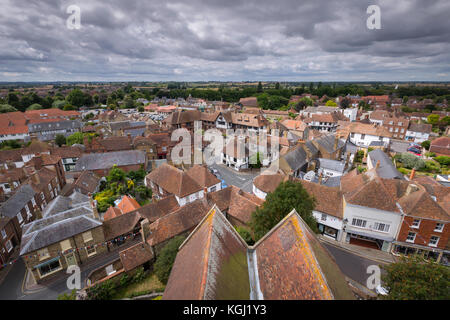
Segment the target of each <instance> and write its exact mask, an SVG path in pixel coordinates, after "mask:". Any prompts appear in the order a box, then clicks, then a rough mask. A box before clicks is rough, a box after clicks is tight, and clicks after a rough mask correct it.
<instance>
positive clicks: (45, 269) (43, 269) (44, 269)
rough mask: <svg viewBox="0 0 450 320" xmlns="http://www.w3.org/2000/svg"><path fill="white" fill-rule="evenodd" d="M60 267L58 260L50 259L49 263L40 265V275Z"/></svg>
mask: <svg viewBox="0 0 450 320" xmlns="http://www.w3.org/2000/svg"><path fill="white" fill-rule="evenodd" d="M60 269H61V264H60V263H59V260H56V261H52V262H50V263H49V264H46V265H45V266H42V267H40V268H39V273H40V275H41V277H43V276H45V275H47V274H49V273H52V272H54V271H57V270H60Z"/></svg>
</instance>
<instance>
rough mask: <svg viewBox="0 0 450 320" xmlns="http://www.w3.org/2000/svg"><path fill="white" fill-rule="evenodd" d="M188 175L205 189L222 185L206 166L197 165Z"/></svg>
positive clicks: (188, 171)
mask: <svg viewBox="0 0 450 320" xmlns="http://www.w3.org/2000/svg"><path fill="white" fill-rule="evenodd" d="M186 173H187V175H188V176H190V177H191V178H192V179H193V180H195V181H196V182H197V183H198V184H199V185H200V186H201V187H203V188H209V187H212V186H214V185H216V184H218V183H220V180H219V179H217V177H216V176H215V175H213V174H212V173H211V172H210V171H209V170H208V168H207V167H206V166H201V165H198V164H196V165H194V166H193V167H192V168H190V169H189V170H187V171H186Z"/></svg>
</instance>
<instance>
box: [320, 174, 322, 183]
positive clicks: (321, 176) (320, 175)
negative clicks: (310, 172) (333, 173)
mask: <svg viewBox="0 0 450 320" xmlns="http://www.w3.org/2000/svg"><path fill="white" fill-rule="evenodd" d="M319 184H322V172H320V174H319Z"/></svg>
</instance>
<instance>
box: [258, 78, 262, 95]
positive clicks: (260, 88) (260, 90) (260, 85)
mask: <svg viewBox="0 0 450 320" xmlns="http://www.w3.org/2000/svg"><path fill="white" fill-rule="evenodd" d="M257 92H258V93H260V92H263V87H262V83H261V81H260V82H258V89H257Z"/></svg>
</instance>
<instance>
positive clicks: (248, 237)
mask: <svg viewBox="0 0 450 320" xmlns="http://www.w3.org/2000/svg"><path fill="white" fill-rule="evenodd" d="M235 229H236V231H237V232H238V233H239V235H240V236H241V237H242V239H244V240H245V242H247V244H248V245H249V246H252V245H254V244H255V241H254V240H253V237H252V233H251V232H250V230H248V229H247V228H245V227H242V226H237V227H235Z"/></svg>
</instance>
